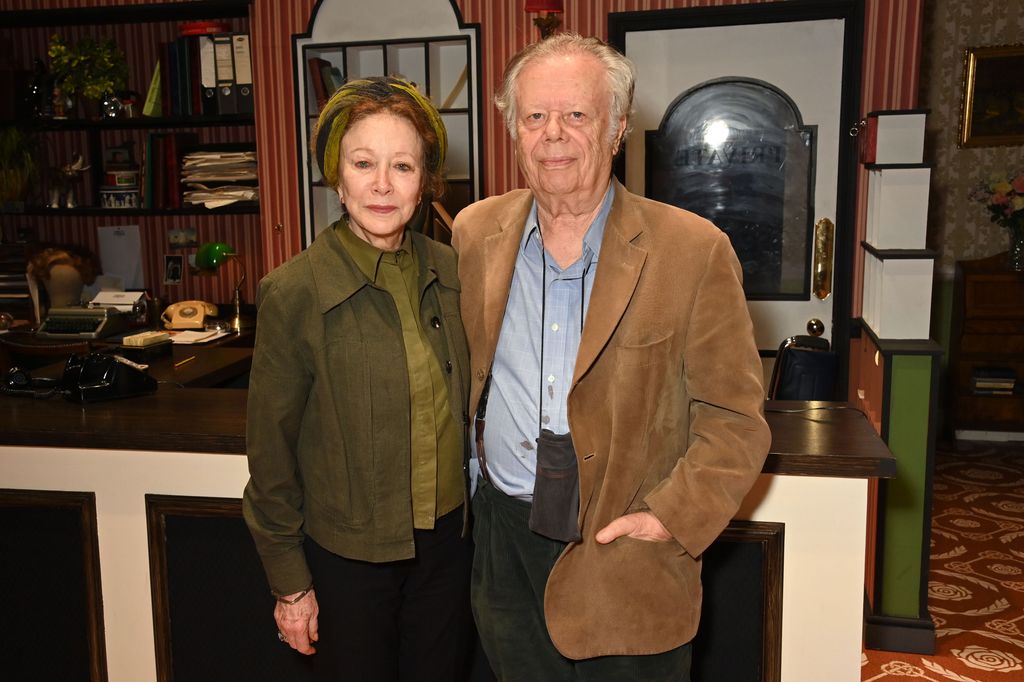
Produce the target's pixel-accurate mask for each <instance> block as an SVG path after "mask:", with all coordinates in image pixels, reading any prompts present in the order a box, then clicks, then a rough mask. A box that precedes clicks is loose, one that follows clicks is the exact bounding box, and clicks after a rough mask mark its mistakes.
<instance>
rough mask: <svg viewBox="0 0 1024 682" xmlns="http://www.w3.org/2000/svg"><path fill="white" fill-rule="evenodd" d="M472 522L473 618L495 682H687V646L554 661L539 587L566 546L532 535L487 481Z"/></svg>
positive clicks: (516, 506)
mask: <svg viewBox="0 0 1024 682" xmlns="http://www.w3.org/2000/svg"><path fill="white" fill-rule="evenodd" d="M473 515H474V521H473V523H474V526H473V541H474V544H475V545H476V548H475V552H474V555H473V579H472V583H471V596H472V603H473V616H474V618H475V619H476V624H477V629H478V630H479V632H480V639H481V641H482V642H483V647H484V651H485V652H486V653H487V658H488V660H489V661H490V663H491V668H493V669H494V672H495V674H496V675H497V676H498V679H499V680H500V681H501V682H689V679H690V655H691V652H690V649H691V647H690V645H689V644H684V645H683V646H681V647H679V648H677V649H672V650H671V651H667V652H665V653H662V654H655V655H650V656H601V657H598V658H590V659H585V660H582V661H574V660H572V659H568V658H566V657H564V656H562V655H561V654H560V653H558V650H557V649H555V646H554V644H552V643H551V638H550V637H549V636H548V631H547V627H546V626H545V624H544V587H545V585H546V584H547V579H548V574H549V573H550V572H551V567H552V566H553V565H554V563H555V560H556V559H557V558H558V556H559V555H560V554H561V553H562V550H563V549H564V548H565V544H564V543H561V542H557V541H555V540H549V539H547V538H545V537H542V536H540V535H537V534H536V533H534V532H533V531H531V530H530V529H529V527H528V525H527V524H528V522H529V517H530V505H529V504H528V503H526V502H523V501H522V500H517V499H515V498H512V497H509V496H507V495H505V494H504V493H502V492H501V491H500V490H498V489H497V488H495V487H494V486H492V485H490V484H489V483H487V482H486V481H481V483H480V485H479V486H478V487H477V491H476V495H475V496H474V497H473Z"/></svg>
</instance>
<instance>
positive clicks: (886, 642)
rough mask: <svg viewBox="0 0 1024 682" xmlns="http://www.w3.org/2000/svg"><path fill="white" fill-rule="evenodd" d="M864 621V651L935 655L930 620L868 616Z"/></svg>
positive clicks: (933, 625) (933, 631)
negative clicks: (874, 650)
mask: <svg viewBox="0 0 1024 682" xmlns="http://www.w3.org/2000/svg"><path fill="white" fill-rule="evenodd" d="M864 621H865V622H864V647H865V648H866V649H876V650H879V651H898V652H900V653H905V654H926V655H932V654H934V653H935V623H933V622H932V620H931V618H895V617H892V616H877V615H870V614H869V615H868V616H866V617H865V619H864Z"/></svg>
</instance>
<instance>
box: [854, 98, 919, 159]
mask: <svg viewBox="0 0 1024 682" xmlns="http://www.w3.org/2000/svg"><path fill="white" fill-rule="evenodd" d="M927 114H928V112H927V111H926V110H923V109H893V110H886V111H872V112H869V113H868V115H867V116H866V117H865V119H864V125H863V126H862V127H861V130H860V132H859V133H858V137H859V138H860V162H861V163H863V164H910V163H922V162H923V161H924V124H925V118H926V117H927Z"/></svg>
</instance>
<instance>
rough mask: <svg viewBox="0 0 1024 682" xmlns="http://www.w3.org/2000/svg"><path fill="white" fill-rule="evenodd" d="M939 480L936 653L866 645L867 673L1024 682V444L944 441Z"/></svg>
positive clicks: (934, 553)
mask: <svg viewBox="0 0 1024 682" xmlns="http://www.w3.org/2000/svg"><path fill="white" fill-rule="evenodd" d="M934 485H935V487H934V491H935V494H934V509H933V513H932V537H931V565H930V570H929V582H928V610H929V612H930V613H931V616H932V620H933V621H935V633H936V655H935V656H922V655H920V654H897V653H891V652H886V651H872V650H865V651H864V655H863V658H862V671H861V680H862V681H863V682H877V681H880V680H894V679H896V678H903V679H905V678H916V679H920V680H931V681H933V682H949V681H952V682H990V681H992V680H998V681H1000V682H1010V681H1011V680H1013V681H1020V680H1024V446H1022V445H1021V444H1019V443H1017V444H993V443H965V442H961V443H958V444H957V445H956V446H952V447H945V448H940V450H939V452H937V453H936V465H935V479H934Z"/></svg>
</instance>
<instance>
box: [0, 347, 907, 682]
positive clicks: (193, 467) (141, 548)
mask: <svg viewBox="0 0 1024 682" xmlns="http://www.w3.org/2000/svg"><path fill="white" fill-rule="evenodd" d="M195 350H198V348H196V349H188V348H179V349H174V351H175V357H179V361H180V358H182V357H187V356H188V354H191V353H193V352H195ZM224 350H230V349H224ZM179 353H184V355H183V356H179V355H178V354H179ZM197 360H198V358H197ZM194 362H195V361H193V363H194ZM193 363H189V364H193ZM186 367H188V365H183V366H182V367H181V368H179V372H180V373H181V374H182V375H184V369H185V368H186ZM246 395H247V393H246V391H244V390H240V389H214V388H179V387H178V386H176V385H171V384H161V385H160V387H159V389H158V391H157V392H156V393H155V394H153V395H149V396H144V397H142V398H137V399H131V400H120V401H110V402H104V403H93V404H87V405H77V404H74V403H69V402H67V401H65V400H62V399H59V398H58V399H54V400H34V399H32V398H15V397H11V396H3V395H0V424H2V428H0V488H6V489H9V490H13V491H33V490H36V491H82V492H83V493H86V494H88V495H93V496H94V511H95V517H94V518H95V524H94V526H95V528H96V529H98V534H96V536H95V537H96V544H97V547H98V550H97V557H98V560H97V561H98V565H99V568H98V569H97V571H96V572H97V573H98V574H99V575H100V578H101V580H102V585H101V597H102V602H103V605H104V607H103V628H102V630H103V632H104V636H105V658H106V664H107V668H108V672H109V675H108V679H109V680H110V682H129V681H130V682H136V681H140V682H153V681H154V680H156V672H155V671H156V669H157V662H156V661H157V655H156V650H155V647H154V641H155V640H157V641H160V642H162V644H158V646H162V645H165V644H166V641H164V640H160V639H159V637H157V636H156V634H155V632H154V630H153V629H152V624H153V622H154V616H153V611H152V603H153V595H152V590H153V589H154V588H153V584H152V583H151V580H150V571H151V564H150V561H151V560H150V556H151V553H150V552H151V547H150V544H149V536H148V533H149V531H150V526H151V525H152V521H151V517H150V514H151V513H152V507H151V504H153V503H154V500H157V498H160V497H161V496H166V497H164V498H163V499H169V500H171V501H172V503H173V504H174V505H177V506H176V507H175V508H176V509H179V510H186V509H191V508H194V509H196V510H197V511H195V512H194V514H195V516H194V517H190V518H194V519H196V522H197V523H198V522H199V521H200V520H202V519H208V518H210V516H211V512H209V511H204V509H206V508H208V507H209V506H210V505H211V500H209V499H205V500H204V499H202V498H216V499H215V501H218V500H219V501H218V502H217V506H218V508H219V507H223V506H224V505H227V504H233V505H237V500H238V498H239V497H241V494H242V489H243V487H244V485H245V483H246V481H247V479H248V467H247V462H246V458H245V403H246ZM806 407H819V408H820V407H836V408H838V407H843V405H842V404H840V403H812V404H805V403H775V402H772V403H769V404H768V408H769V410H770V411H769V412H768V413H767V418H768V422H769V424H770V426H771V428H772V434H773V439H772V448H771V454H770V455H769V457H768V460H767V462H766V464H765V468H764V473H763V474H762V475H761V476H760V477H759V479H758V481H757V483H756V484H755V486H754V488H753V489H752V490H751V492H750V494H748V495H747V497H746V498H745V500H744V502H743V505H742V507H741V509H740V511H739V512H738V513H737V515H736V519H737V520H738V521H747V522H754V523H758V524H768V525H770V526H773V527H775V528H779V527H780V526H781V527H782V528H784V533H783V540H782V541H783V548H784V564H783V565H782V567H781V568H782V589H781V613H782V617H781V635H779V636H778V640H780V644H779V645H778V650H777V651H776V652H775V658H774V659H773V660H774V662H775V664H776V665H778V666H780V669H781V679H782V680H811V679H814V680H818V679H820V680H829V682H859V679H860V655H861V641H862V640H861V634H862V629H863V598H864V568H865V564H864V555H865V538H866V534H867V507H868V479H869V478H872V477H885V476H891V475H892V474H893V472H894V471H895V462H894V460H893V458H892V455H891V454H890V453H889V451H888V449H887V448H886V447H885V445H884V444H883V443H882V442H881V440H880V439H879V438H878V437H877V436H875V435H874V430H873V429H872V428H871V426H870V424H869V423H868V421H867V419H866V418H865V417H864V416H863V415H862V414H860V413H859V412H857V411H855V410H849V409H829V410H821V409H815V410H804V409H802V408H806ZM776 408H781V409H793V408H801V410H802V411H799V412H776V411H771V410H774V409H776ZM154 496H156V497H154ZM222 498H228V499H226V500H225V499H222ZM157 501H158V500H157ZM189 505H193V506H192V507H189ZM203 505H206V507H204V506H203ZM180 513H182V514H185V515H186V516H188V514H189V513H192V512H187V511H181V512H180ZM232 518H233V519H234V520H233V523H236V524H241V523H242V522H241V520H240V518H238V513H237V511H236V512H235V516H234V517H232ZM238 532H239V533H240V536H239V537H240V540H239V542H240V543H242V544H244V545H245V549H246V551H247V552H249V553H251V551H252V548H251V546H250V545H249V544H248V540H247V535H246V534H245V533H246V531H245V530H244V526H241V525H240V526H239V527H238ZM243 554H244V553H242V552H239V554H238V555H239V556H243ZM253 561H255V560H253ZM248 569H251V570H250V571H249V573H251V574H252V575H254V576H255V577H254V578H252V584H253V585H255V587H254V588H253V589H254V590H255V591H256V592H257V593H258V594H260V595H261V596H265V594H264V592H263V590H265V586H264V585H262V577H261V574H260V569H259V568H258V566H255V567H248ZM235 582H237V580H235ZM246 594H249V593H246ZM247 600H248V601H251V597H245V598H244V599H242V600H241V601H242V602H245V601H247ZM770 608H771V609H772V610H773V612H777V609H778V608H779V604H778V602H776V601H772V602H771V606H770ZM238 613H241V608H239V612H238ZM269 614H270V605H269V603H268V605H267V609H266V614H265V615H266V618H267V622H266V623H264V624H262V625H261V624H260V623H262V621H259V622H257V621H252V622H249V621H246V622H245V623H240V624H239V625H238V627H239V628H241V629H242V630H244V631H245V632H247V633H248V632H249V631H250V630H251V629H258V630H260V631H261V632H262V630H263V629H268V628H269V629H268V630H267V633H265V634H266V637H267V639H272V635H273V629H272V628H273V624H272V622H271V621H270V620H269ZM262 617H263V616H262V615H261V616H259V618H262ZM250 620H252V619H250ZM264 625H265V626H266V627H264ZM253 636H255V635H253ZM274 645H275V646H276V642H274ZM247 646H248V645H247ZM250 653H251V652H250ZM775 679H779V678H775Z"/></svg>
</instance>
